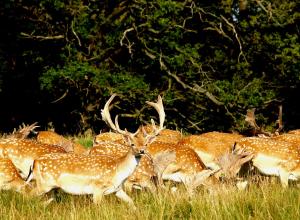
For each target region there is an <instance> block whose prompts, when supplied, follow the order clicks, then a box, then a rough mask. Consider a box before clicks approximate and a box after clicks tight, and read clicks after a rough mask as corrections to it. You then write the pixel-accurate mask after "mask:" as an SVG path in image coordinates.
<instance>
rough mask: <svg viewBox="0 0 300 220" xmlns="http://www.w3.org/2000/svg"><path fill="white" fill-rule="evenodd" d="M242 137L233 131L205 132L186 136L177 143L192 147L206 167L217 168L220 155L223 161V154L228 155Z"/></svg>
mask: <svg viewBox="0 0 300 220" xmlns="http://www.w3.org/2000/svg"><path fill="white" fill-rule="evenodd" d="M242 137H243V136H242V135H240V134H234V133H223V132H207V133H203V134H200V135H189V136H186V137H184V138H183V139H182V140H181V141H179V143H178V144H179V145H182V146H186V147H190V148H191V149H193V150H194V151H195V152H196V153H197V154H198V155H199V157H200V158H201V159H202V161H203V162H204V164H205V165H206V166H207V167H209V168H211V169H219V168H220V163H219V162H220V159H221V157H222V158H223V159H222V161H224V156H226V155H227V156H229V154H230V153H231V150H232V146H233V144H234V143H235V142H236V141H238V140H239V139H241V138H242ZM228 153H229V154H228ZM233 156H234V155H231V157H233ZM232 159H234V158H231V160H232ZM236 159H240V158H236Z"/></svg>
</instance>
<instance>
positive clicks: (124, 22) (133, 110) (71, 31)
mask: <svg viewBox="0 0 300 220" xmlns="http://www.w3.org/2000/svg"><path fill="white" fill-rule="evenodd" d="M299 20H300V2H299V1H297V0H290V1H281V0H274V1H270V0H218V1H216V0H210V1H206V0H204V1H192V0H185V1H172V0H166V1H164V0H157V1H153V0H147V1H146V0H135V1H130V0H115V1H112V0H110V1H100V0H99V1H98V0H39V1H37V0H2V1H1V3H0V25H1V41H0V100H1V105H0V133H2V132H3V133H6V132H11V131H12V130H13V129H14V128H16V127H18V126H19V125H20V124H22V123H26V124H30V123H33V122H38V124H39V125H40V126H41V127H42V128H44V129H48V128H54V129H55V130H56V131H57V132H59V133H62V134H80V133H85V132H87V131H90V132H93V133H99V132H100V131H101V130H103V129H107V128H106V127H107V126H105V123H104V122H103V121H102V120H101V109H102V108H103V105H104V104H105V102H106V101H107V99H108V98H109V97H110V95H111V94H113V93H117V94H118V98H117V99H116V102H115V103H114V106H115V107H114V109H113V110H112V114H114V115H116V114H118V115H120V117H119V118H120V119H119V121H120V125H121V127H126V128H128V129H129V130H130V129H132V130H134V129H136V128H137V127H138V126H139V125H140V124H141V123H147V122H149V121H150V120H149V118H150V117H152V116H153V115H154V116H155V115H156V114H155V113H154V112H153V109H152V110H151V109H150V108H148V107H147V105H146V104H145V102H146V101H154V100H156V99H157V96H158V95H161V96H162V97H163V101H164V106H165V111H166V127H167V128H171V129H178V130H182V131H183V132H187V133H202V132H207V131H213V130H218V131H227V132H229V131H237V132H240V133H245V132H247V131H248V130H249V126H248V125H247V124H246V122H245V114H246V112H247V110H249V109H255V113H256V117H257V118H256V119H257V123H258V124H259V125H261V126H263V127H264V129H265V130H268V131H271V132H272V131H274V129H276V127H277V124H276V123H277V122H276V120H277V118H278V109H279V107H280V106H282V109H283V126H284V127H283V129H284V130H285V131H288V130H290V129H295V128H300V126H299V125H300V104H299V95H300V62H299V58H300V41H299V34H300V30H299V24H300V22H299Z"/></svg>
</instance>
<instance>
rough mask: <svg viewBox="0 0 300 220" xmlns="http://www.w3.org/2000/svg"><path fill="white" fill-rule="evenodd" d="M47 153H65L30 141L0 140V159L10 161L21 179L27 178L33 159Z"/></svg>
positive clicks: (59, 148)
mask: <svg viewBox="0 0 300 220" xmlns="http://www.w3.org/2000/svg"><path fill="white" fill-rule="evenodd" d="M49 153H66V151H65V150H64V149H63V148H62V147H59V146H54V145H49V144H41V143H38V142H36V141H34V140H30V139H15V138H13V139H11V138H7V139H2V140H0V157H2V158H8V159H10V160H11V161H12V163H13V164H14V165H15V166H16V168H17V169H18V170H19V171H20V175H21V176H22V177H23V178H25V177H27V176H28V173H29V170H30V167H31V166H32V163H33V161H34V160H35V159H37V158H39V157H40V156H42V155H44V154H49Z"/></svg>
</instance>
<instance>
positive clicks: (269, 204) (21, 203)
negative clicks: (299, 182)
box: [0, 184, 300, 220]
mask: <svg viewBox="0 0 300 220" xmlns="http://www.w3.org/2000/svg"><path fill="white" fill-rule="evenodd" d="M129 195H130V196H131V197H132V198H133V200H134V202H135V205H136V207H137V210H136V211H135V210H133V209H132V208H130V207H129V206H128V205H127V204H126V203H124V202H121V201H120V200H119V199H118V198H116V197H115V196H114V195H109V196H105V197H104V198H103V201H102V202H101V204H98V205H95V204H93V202H92V198H91V196H73V195H69V194H66V193H63V192H61V191H55V192H52V193H50V194H49V195H45V196H43V197H40V198H36V197H29V196H26V195H21V194H18V193H16V192H11V191H2V192H1V195H0V218H1V219H94V220H95V219H300V193H299V189H298V188H296V187H290V188H288V189H283V188H282V187H281V186H280V185H278V184H263V185H261V186H259V187H258V186H256V185H252V186H250V188H249V189H248V190H245V191H236V190H233V191H224V192H222V190H219V191H218V192H217V193H210V192H208V191H206V190H203V189H200V190H199V191H198V192H197V193H196V194H195V195H194V196H192V197H190V196H189V195H188V194H187V193H186V191H185V189H184V188H183V187H180V186H179V189H178V190H177V191H176V192H175V193H171V192H170V191H169V190H162V191H160V192H157V193H155V194H152V193H150V192H133V193H129ZM53 196H54V197H55V199H54V201H52V202H51V203H50V204H49V205H45V202H46V201H47V199H49V198H50V197H53Z"/></svg>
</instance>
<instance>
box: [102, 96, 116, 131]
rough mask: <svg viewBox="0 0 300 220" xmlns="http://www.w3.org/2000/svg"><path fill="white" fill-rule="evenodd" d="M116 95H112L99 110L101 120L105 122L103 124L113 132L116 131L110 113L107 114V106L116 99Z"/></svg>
mask: <svg viewBox="0 0 300 220" xmlns="http://www.w3.org/2000/svg"><path fill="white" fill-rule="evenodd" d="M116 95H117V94H112V96H111V97H110V98H109V100H108V101H107V102H106V103H105V105H104V108H103V109H101V116H102V120H103V121H105V123H106V124H107V125H108V126H110V127H111V128H112V129H113V130H115V131H116V130H117V128H116V126H115V125H114V123H113V122H112V120H111V117H110V113H109V105H110V103H111V102H112V100H113V99H114V98H115V97H116Z"/></svg>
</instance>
